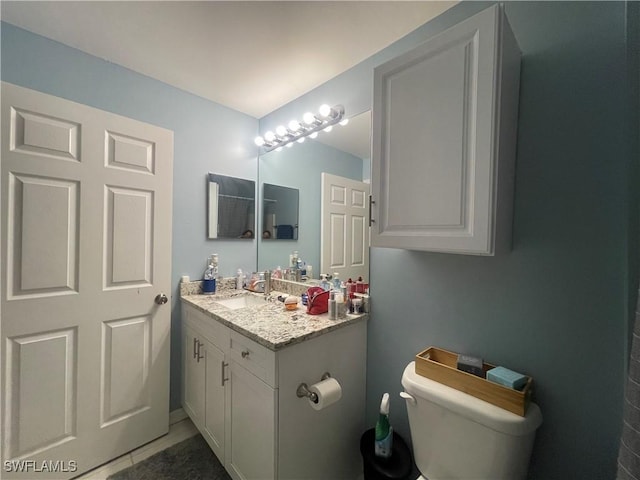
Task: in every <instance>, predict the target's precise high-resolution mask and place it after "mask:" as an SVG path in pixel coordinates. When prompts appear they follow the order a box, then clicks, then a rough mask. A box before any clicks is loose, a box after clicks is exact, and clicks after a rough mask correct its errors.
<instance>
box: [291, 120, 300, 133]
mask: <svg viewBox="0 0 640 480" xmlns="http://www.w3.org/2000/svg"><path fill="white" fill-rule="evenodd" d="M289 130H291V131H292V132H297V131H298V130H300V123H298V121H297V120H291V121H290V122H289Z"/></svg>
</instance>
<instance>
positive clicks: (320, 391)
mask: <svg viewBox="0 0 640 480" xmlns="http://www.w3.org/2000/svg"><path fill="white" fill-rule="evenodd" d="M309 391H310V392H312V393H315V394H316V395H317V396H318V401H317V402H314V401H313V400H311V399H309V404H310V405H311V407H312V408H313V409H314V410H322V409H324V408H327V407H328V406H329V405H332V404H334V403H336V402H337V401H338V400H340V398H342V387H341V386H340V384H339V383H338V381H337V380H336V379H335V378H327V379H326V380H322V381H321V382H318V383H314V384H313V385H311V386H310V387H309Z"/></svg>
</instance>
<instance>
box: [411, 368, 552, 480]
mask: <svg viewBox="0 0 640 480" xmlns="http://www.w3.org/2000/svg"><path fill="white" fill-rule="evenodd" d="M402 386H403V387H404V389H405V392H407V393H408V394H409V395H410V396H411V398H407V413H408V414H409V426H410V429H411V440H412V442H413V454H414V457H415V462H416V466H417V467H418V470H420V473H422V475H423V476H425V477H426V478H428V479H429V480H444V479H447V480H451V479H456V480H458V479H460V480H462V479H473V480H480V479H486V480H500V479H504V480H518V479H525V478H526V475H527V468H528V465H529V457H530V455H531V449H532V447H533V440H534V438H535V434H536V429H537V428H538V427H539V426H540V424H541V423H542V414H541V413H540V409H539V408H538V406H537V405H535V404H534V403H531V404H529V407H528V408H527V414H526V416H525V417H521V416H519V415H516V414H515V413H511V412H509V411H507V410H504V409H502V408H499V407H496V406H495V405H492V404H490V403H487V402H485V401H483V400H480V399H478V398H476V397H473V396H471V395H468V394H466V393H463V392H461V391H459V390H455V389H453V388H451V387H448V386H446V385H443V384H441V383H438V382H435V381H433V380H430V379H428V378H426V377H423V376H421V375H418V374H417V373H416V372H415V362H411V363H410V364H409V365H407V367H406V368H405V370H404V373H403V375H402Z"/></svg>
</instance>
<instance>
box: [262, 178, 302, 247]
mask: <svg viewBox="0 0 640 480" xmlns="http://www.w3.org/2000/svg"><path fill="white" fill-rule="evenodd" d="M261 232H262V239H263V240H297V239H298V189H297V188H289V187H283V186H280V185H273V184H271V183H264V184H263V185H262V229H261Z"/></svg>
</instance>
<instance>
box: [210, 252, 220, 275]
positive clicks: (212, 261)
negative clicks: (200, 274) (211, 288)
mask: <svg viewBox="0 0 640 480" xmlns="http://www.w3.org/2000/svg"><path fill="white" fill-rule="evenodd" d="M209 265H211V266H212V267H213V278H216V279H217V278H218V254H217V253H214V254H213V255H211V258H210V260H209Z"/></svg>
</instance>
